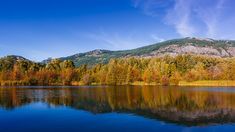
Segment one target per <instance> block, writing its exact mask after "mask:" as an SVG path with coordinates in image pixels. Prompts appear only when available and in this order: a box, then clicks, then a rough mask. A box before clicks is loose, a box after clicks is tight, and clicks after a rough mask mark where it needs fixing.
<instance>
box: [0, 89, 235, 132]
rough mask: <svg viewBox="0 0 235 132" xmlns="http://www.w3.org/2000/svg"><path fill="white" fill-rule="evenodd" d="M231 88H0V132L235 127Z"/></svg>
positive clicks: (234, 97)
mask: <svg viewBox="0 0 235 132" xmlns="http://www.w3.org/2000/svg"><path fill="white" fill-rule="evenodd" d="M234 122H235V87H173V86H171V87H161V86H113V87H111V86H97V87H1V88H0V132H52V131H55V132H78V131H79V132H82V131H103V132H106V131H107V132H109V131H112V132H119V131H121V132H132V131H133V132H135V131H146V132H151V131H235V124H234Z"/></svg>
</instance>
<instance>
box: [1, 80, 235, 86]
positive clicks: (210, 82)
mask: <svg viewBox="0 0 235 132" xmlns="http://www.w3.org/2000/svg"><path fill="white" fill-rule="evenodd" d="M32 85H34V86H37V85H43V84H31V83H29V82H27V81H4V82H3V81H1V82H0V86H32ZM44 85H45V86H65V85H67V86H85V85H87V84H84V83H82V82H71V84H69V85H68V84H66V83H53V84H44ZM90 85H91V86H98V85H101V84H99V83H91V84H90ZM104 85H105V84H104ZM119 85H120V84H119ZM122 85H127V84H122ZM129 85H142V86H147V85H151V86H161V84H160V83H145V82H142V81H138V82H134V83H131V84H129ZM169 85H170V86H173V85H174V84H169ZM178 86H235V81H232V80H201V81H193V82H187V81H180V82H179V84H178Z"/></svg>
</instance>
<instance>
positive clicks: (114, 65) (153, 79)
mask: <svg viewBox="0 0 235 132" xmlns="http://www.w3.org/2000/svg"><path fill="white" fill-rule="evenodd" d="M197 80H235V58H219V57H208V56H198V55H197V56H196V55H191V54H187V55H178V56H174V57H172V56H164V57H158V58H134V57H133V58H119V59H112V60H110V61H109V63H107V64H96V65H93V66H88V65H82V66H79V67H75V66H74V63H73V61H70V60H65V61H61V60H59V59H54V60H52V61H51V62H49V63H47V64H41V63H35V62H32V61H29V60H26V59H19V60H16V59H15V58H12V57H5V58H2V59H0V83H1V85H128V84H134V83H136V82H142V83H144V84H155V85H178V84H179V82H180V81H187V82H193V81H197Z"/></svg>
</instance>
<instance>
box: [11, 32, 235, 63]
mask: <svg viewBox="0 0 235 132" xmlns="http://www.w3.org/2000/svg"><path fill="white" fill-rule="evenodd" d="M188 53H190V54H196V55H208V56H215V57H235V41H234V40H215V39H210V38H195V37H187V38H181V39H172V40H167V41H164V42H160V43H155V44H152V45H147V46H143V47H139V48H136V49H131V50H118V51H111V50H105V49H95V50H92V51H88V52H84V53H77V54H74V55H71V56H66V57H60V58H57V59H60V60H62V61H64V60H72V61H73V62H74V64H75V65H76V66H80V65H83V64H88V65H94V64H98V63H103V64H105V63H108V62H109V60H110V59H113V58H128V57H143V58H150V57H160V56H164V55H170V56H176V55H180V54H188ZM12 56H14V55H12ZM16 57H17V56H16ZM18 58H23V57H21V56H19V57H18ZM24 59H25V58H24ZM25 60H28V59H25ZM51 60H52V58H49V59H46V60H43V61H42V62H41V63H44V64H45V63H48V62H50V61H51Z"/></svg>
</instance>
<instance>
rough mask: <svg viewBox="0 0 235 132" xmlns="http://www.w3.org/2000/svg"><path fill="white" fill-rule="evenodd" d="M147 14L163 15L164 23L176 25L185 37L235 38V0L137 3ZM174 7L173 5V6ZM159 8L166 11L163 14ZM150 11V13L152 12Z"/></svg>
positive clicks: (158, 0)
mask: <svg viewBox="0 0 235 132" xmlns="http://www.w3.org/2000/svg"><path fill="white" fill-rule="evenodd" d="M134 1H135V3H134V5H135V7H136V8H140V9H142V10H143V12H144V13H145V14H146V15H149V16H156V15H158V14H159V13H164V14H162V16H163V17H162V19H163V23H165V24H166V25H169V26H172V27H173V28H174V29H175V31H176V32H177V33H178V34H179V35H180V36H181V37H188V36H199V37H212V38H217V39H221V38H223V39H234V37H235V35H234V34H235V31H233V30H231V28H232V27H233V26H232V25H235V15H233V12H234V11H235V9H234V7H233V6H234V4H235V2H234V1H233V0H173V1H174V2H172V0H134ZM169 4H171V5H169ZM159 9H161V10H165V12H159ZM149 12H150V13H149Z"/></svg>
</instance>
